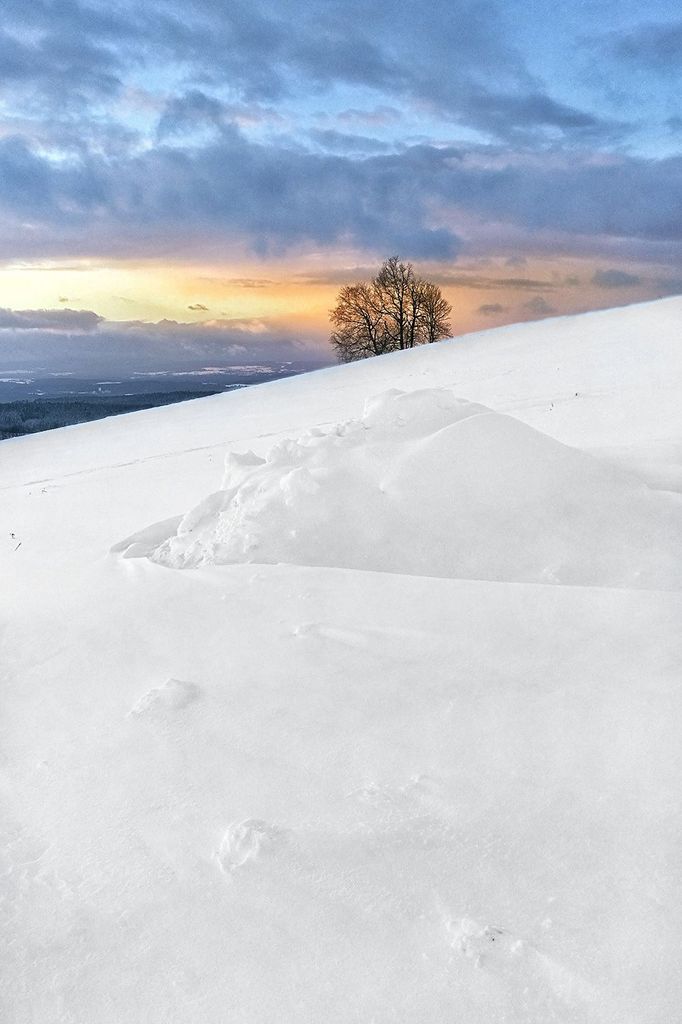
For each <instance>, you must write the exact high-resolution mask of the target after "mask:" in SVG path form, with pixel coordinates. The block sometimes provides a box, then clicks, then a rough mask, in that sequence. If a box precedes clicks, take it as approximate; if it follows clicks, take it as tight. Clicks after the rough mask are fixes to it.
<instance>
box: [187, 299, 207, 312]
mask: <svg viewBox="0 0 682 1024" xmlns="http://www.w3.org/2000/svg"><path fill="white" fill-rule="evenodd" d="M187 308H188V309H191V310H192V311H193V312H195V313H208V306H204V304H203V302H195V303H194V305H193V306H188V307H187Z"/></svg>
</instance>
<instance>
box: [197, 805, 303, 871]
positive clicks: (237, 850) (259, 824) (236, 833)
mask: <svg viewBox="0 0 682 1024" xmlns="http://www.w3.org/2000/svg"><path fill="white" fill-rule="evenodd" d="M288 836H289V833H288V831H287V830H286V829H283V828H278V826H277V825H271V824H270V823H269V822H267V821H262V820H261V819H260V818H247V819H246V820H245V821H235V822H233V823H232V824H231V825H230V826H229V827H228V829H227V831H226V832H225V835H224V836H223V838H222V841H221V843H220V846H219V848H218V850H217V851H216V854H215V857H216V860H217V861H218V865H219V866H220V870H221V871H222V872H223V874H225V875H232V874H233V873H234V872H235V871H236V870H237V869H238V868H241V867H243V866H244V865H245V864H247V863H248V862H249V861H251V860H257V859H258V858H260V857H262V856H264V855H267V854H270V853H273V852H274V851H276V850H277V849H278V848H280V847H281V846H283V845H284V844H285V843H286V841H287V839H288Z"/></svg>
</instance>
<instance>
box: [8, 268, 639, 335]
mask: <svg viewBox="0 0 682 1024" xmlns="http://www.w3.org/2000/svg"><path fill="white" fill-rule="evenodd" d="M603 266H604V260H594V259H577V258H548V259H535V260H527V261H526V262H524V263H523V264H522V265H519V266H508V265H507V264H506V261H505V260H503V259H498V260H488V261H486V262H482V263H480V264H469V265H467V264H452V265H451V266H449V267H447V268H440V273H447V274H448V275H450V277H451V280H450V281H446V282H445V283H443V284H442V288H443V292H444V294H445V295H446V297H447V298H448V300H449V301H450V302H451V303H452V306H453V315H452V327H453V333H454V334H464V333H466V332H468V331H474V330H481V329H485V328H489V327H496V326H498V325H500V324H503V323H512V322H515V321H519V320H530V319H537V318H538V316H539V315H542V311H541V309H540V310H539V311H538V309H536V310H533V309H532V308H529V306H528V303H529V302H532V300H533V299H536V300H537V299H538V297H541V298H542V299H544V300H545V302H546V303H547V305H548V306H549V307H551V309H552V310H553V311H554V312H555V313H557V314H562V313H572V312H579V311H582V310H588V309H596V308H602V307H606V306H610V305H618V304H620V303H623V302H632V301H638V300H640V299H642V300H644V299H647V298H651V297H652V295H651V290H650V289H649V290H647V288H646V285H643V286H642V288H641V289H637V288H635V289H632V288H631V289H629V290H628V291H627V292H626V291H624V290H623V289H604V288H598V287H596V286H595V285H594V284H592V281H591V278H592V275H593V274H594V271H595V269H596V268H597V267H603ZM630 269H632V268H630ZM325 270H326V268H325V267H324V266H323V265H322V261H321V260H320V261H316V263H315V272H316V273H317V274H318V275H319V279H318V278H316V276H315V272H313V273H310V272H306V266H305V265H304V264H301V263H299V264H298V265H297V264H296V263H295V262H290V263H275V262H271V263H268V264H264V263H263V264H252V263H251V264H246V263H245V264H241V265H239V266H235V265H231V266H221V265H218V266H217V265H214V264H210V265H206V266H199V265H192V266H180V265H177V264H170V265H168V264H163V263H158V262H153V261H148V262H145V263H140V262H132V261H119V262H115V263H114V262H110V263H96V262H92V261H81V262H79V261H72V262H69V263H68V264H67V263H64V264H59V263H56V262H55V263H54V264H45V263H43V264H34V265H31V264H24V265H16V266H13V267H5V268H0V306H2V307H6V308H10V309H13V310H20V309H59V308H60V307H61V308H67V307H68V308H71V309H91V310H94V311H95V312H96V313H98V314H100V316H103V317H105V318H106V319H107V320H113V321H117V320H118V321H121V320H147V321H154V322H156V321H159V320H163V319H169V320H176V321H179V322H185V323H188V322H192V323H197V322H201V321H212V320H251V319H253V320H264V321H269V322H271V323H272V325H273V326H275V327H278V328H281V329H285V330H287V331H288V332H291V333H293V334H295V333H296V332H297V330H298V331H300V332H301V333H307V334H317V335H319V336H320V338H321V339H322V338H323V337H324V336H325V335H326V333H327V331H328V329H329V319H328V315H329V310H330V309H331V308H332V307H333V305H334V303H335V300H336V295H337V292H338V289H339V287H340V286H341V284H342V283H343V273H339V274H338V276H339V281H338V282H337V283H334V276H335V275H334V272H333V271H331V270H330V271H329V276H328V275H327V274H326V273H325ZM423 272H424V276H426V277H429V276H430V273H429V268H424V271H423ZM432 274H433V275H434V276H438V275H439V269H438V268H433V267H432ZM650 274H651V267H649V268H648V275H650ZM534 281H535V282H540V283H541V284H544V287H541V286H538V287H537V288H535V287H532V282H534ZM524 282H526V283H525V284H524ZM528 282H531V284H528ZM191 307H194V308H193V309H192V308H191ZM481 307H488V309H487V310H485V309H484V311H481ZM496 307H500V308H499V309H496Z"/></svg>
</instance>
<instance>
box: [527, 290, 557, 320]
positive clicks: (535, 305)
mask: <svg viewBox="0 0 682 1024" xmlns="http://www.w3.org/2000/svg"><path fill="white" fill-rule="evenodd" d="M521 308H522V309H523V310H525V311H526V312H528V313H532V314H533V316H537V317H541V316H551V315H552V313H556V310H555V309H554V308H553V307H552V306H550V304H549V303H548V302H547V300H546V299H543V297H542V295H535V296H534V297H533V298H532V299H530V300H529V301H528V302H524V304H523V306H522V307H521Z"/></svg>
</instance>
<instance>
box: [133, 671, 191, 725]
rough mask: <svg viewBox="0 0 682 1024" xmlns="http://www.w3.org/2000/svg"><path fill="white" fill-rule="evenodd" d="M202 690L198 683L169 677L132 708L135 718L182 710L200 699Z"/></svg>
mask: <svg viewBox="0 0 682 1024" xmlns="http://www.w3.org/2000/svg"><path fill="white" fill-rule="evenodd" d="M200 694H201V690H200V689H199V687H198V686H197V684H196V683H188V682H185V681H184V680H182V679H169V680H168V681H167V682H165V683H164V684H163V686H155V687H154V689H152V690H148V691H147V693H145V694H144V696H143V697H140V699H139V700H138V701H137V703H135V704H134V705H133V706H132V708H131V709H130V714H131V715H132V716H133V717H134V718H140V717H143V716H144V717H146V716H151V717H153V716H155V715H162V714H164V713H165V712H168V711H180V710H181V709H182V708H185V707H187V705H188V704H192V703H193V702H194V701H195V700H198V699H199V696H200Z"/></svg>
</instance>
